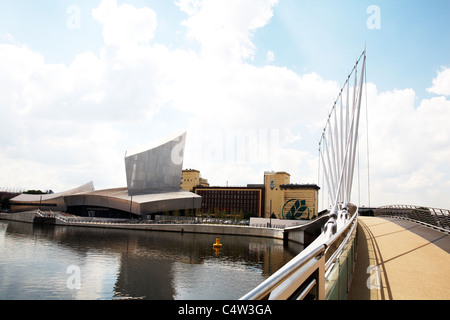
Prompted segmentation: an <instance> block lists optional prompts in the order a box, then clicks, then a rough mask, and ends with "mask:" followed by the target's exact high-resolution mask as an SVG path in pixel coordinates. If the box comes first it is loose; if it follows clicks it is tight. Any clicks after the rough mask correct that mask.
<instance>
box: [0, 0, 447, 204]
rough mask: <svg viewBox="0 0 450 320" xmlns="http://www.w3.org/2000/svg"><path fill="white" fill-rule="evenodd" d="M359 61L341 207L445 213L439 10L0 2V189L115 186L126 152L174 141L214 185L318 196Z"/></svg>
mask: <svg viewBox="0 0 450 320" xmlns="http://www.w3.org/2000/svg"><path fill="white" fill-rule="evenodd" d="M364 49H366V53H367V72H366V74H367V78H366V86H365V89H364V90H365V91H364V99H363V103H362V110H363V111H362V112H363V114H362V117H361V126H360V147H359V152H358V155H359V157H358V159H359V161H358V165H357V168H356V169H355V170H356V171H357V173H356V174H355V178H354V187H355V188H354V191H353V197H352V198H353V199H354V201H353V202H354V203H356V204H358V205H365V206H368V205H371V206H382V205H392V204H411V205H423V206H431V207H438V208H447V209H448V208H450V197H449V196H448V194H449V190H450V126H449V125H448V119H450V2H449V1H447V0H434V1H419V0H417V1H406V0H397V1H388V0H384V1H383V0H370V1H356V0H353V1H350V0H345V1H341V0H340V1H332V0H319V1H300V0H172V1H169V0H147V1H145V0H128V1H125V0H124V1H122V0H97V1H93V0H70V1H67V0H58V1H56V0H42V1H32V0H14V1H11V0H0V124H1V127H0V128H1V130H2V134H1V135H0V188H14V187H15V188H22V189H41V190H47V189H52V190H53V191H55V192H58V191H64V190H68V189H71V188H75V187H77V186H80V185H82V184H85V183H87V182H89V181H94V184H95V187H96V189H104V188H113V187H121V186H126V177H125V164H124V155H125V152H126V151H127V150H130V149H135V148H142V147H145V146H147V145H152V144H153V142H154V141H159V140H161V139H163V138H164V137H166V136H169V135H171V134H173V133H174V132H179V131H187V143H186V150H185V155H184V156H185V160H184V167H185V168H186V169H187V168H194V169H198V170H200V171H201V173H202V176H203V177H204V178H206V179H208V180H209V182H210V184H211V185H221V186H224V185H239V186H242V185H246V184H248V183H251V184H254V183H263V177H264V171H271V170H274V171H286V172H288V173H290V175H291V183H299V184H301V183H316V184H318V185H319V186H322V181H319V180H321V179H320V173H319V160H318V144H319V139H320V136H321V133H322V130H323V127H324V126H325V123H326V119H327V116H328V113H329V112H330V110H331V108H332V106H333V103H334V101H335V99H336V98H337V96H338V94H339V92H340V89H341V87H342V86H343V84H344V82H345V80H346V78H347V75H348V74H349V72H350V71H351V70H352V68H353V66H354V64H355V62H356V60H357V58H358V57H359V56H360V55H361V52H362V51H363V50H364ZM367 155H368V156H367ZM325 198H326V197H325ZM325 198H324V200H322V202H321V203H320V205H323V206H326V205H327V199H325Z"/></svg>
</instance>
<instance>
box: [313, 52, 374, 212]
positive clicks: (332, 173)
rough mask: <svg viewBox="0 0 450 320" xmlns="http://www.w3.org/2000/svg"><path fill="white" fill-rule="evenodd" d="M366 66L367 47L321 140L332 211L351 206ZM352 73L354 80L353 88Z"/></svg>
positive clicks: (320, 154)
mask: <svg viewBox="0 0 450 320" xmlns="http://www.w3.org/2000/svg"><path fill="white" fill-rule="evenodd" d="M360 63H362V67H361V71H358V65H359V64H360ZM365 67H366V51H365V50H364V51H363V53H362V54H361V56H360V57H359V58H358V60H357V61H356V64H355V66H354V67H353V69H352V71H351V72H350V74H349V75H348V77H347V80H346V81H345V84H344V86H343V87H342V89H341V91H340V93H339V96H338V98H337V99H336V101H335V102H334V105H333V108H332V110H331V112H330V114H329V116H328V120H327V123H326V125H325V128H324V130H323V133H322V137H321V140H320V143H319V157H320V158H321V163H322V167H323V174H324V177H325V180H326V182H327V188H328V196H329V197H330V199H331V200H332V203H331V207H332V208H333V210H332V211H335V210H336V212H337V211H338V210H339V206H342V207H348V204H349V203H350V200H351V190H352V185H353V173H354V167H355V159H356V150H357V149H356V147H357V144H358V130H359V119H360V113H361V100H362V92H363V86H364V77H365ZM352 75H353V77H354V84H353V87H352V88H351V87H350V80H351V78H352ZM358 78H359V79H358ZM358 80H359V81H358ZM344 95H345V97H344ZM343 101H345V103H344V102H343ZM344 115H345V119H344Z"/></svg>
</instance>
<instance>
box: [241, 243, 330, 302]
mask: <svg viewBox="0 0 450 320" xmlns="http://www.w3.org/2000/svg"><path fill="white" fill-rule="evenodd" d="M325 250H326V245H325V244H321V245H320V246H318V247H317V248H315V249H314V250H312V251H311V252H309V253H308V254H307V255H305V256H302V257H301V258H299V259H298V260H297V259H295V258H294V259H293V260H291V261H289V262H288V263H287V264H286V265H285V266H284V267H283V268H281V269H280V270H278V271H277V272H275V273H274V274H273V275H272V276H271V277H269V278H268V279H267V280H266V281H264V282H263V283H261V284H260V285H259V286H257V287H256V288H255V289H253V290H252V291H250V292H249V293H247V294H246V295H245V296H243V297H242V298H241V299H240V300H264V298H266V297H267V296H268V295H269V294H270V293H271V292H272V291H273V290H274V289H275V288H277V287H278V286H279V285H281V284H282V283H283V282H284V281H285V280H286V279H288V278H289V277H290V276H292V275H293V274H294V273H295V272H297V271H298V270H299V269H300V268H302V267H303V266H304V265H305V264H306V263H308V262H309V261H311V260H312V259H314V258H316V257H317V256H319V255H320V254H322V253H324V252H325Z"/></svg>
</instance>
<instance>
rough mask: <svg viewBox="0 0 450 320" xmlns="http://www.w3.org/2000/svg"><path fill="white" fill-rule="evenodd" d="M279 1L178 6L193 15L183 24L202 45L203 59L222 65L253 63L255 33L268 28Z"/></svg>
mask: <svg viewBox="0 0 450 320" xmlns="http://www.w3.org/2000/svg"><path fill="white" fill-rule="evenodd" d="M277 3H278V0H203V1H201V2H200V1H197V0H191V1H189V0H182V1H178V2H177V5H178V6H179V7H180V9H181V10H183V11H184V12H186V13H187V14H188V15H189V18H188V19H186V20H185V21H184V22H183V24H184V25H185V26H186V27H187V28H188V33H187V34H188V36H189V37H191V38H192V39H195V40H197V41H199V43H200V45H201V48H202V55H203V57H206V58H209V59H214V60H221V61H236V62H239V61H242V60H245V59H249V58H250V59H251V58H252V57H253V55H254V53H255V50H256V48H255V45H254V44H253V43H252V41H251V36H252V33H253V32H255V31H256V30H257V29H258V28H262V27H263V26H265V25H266V24H267V23H268V22H269V20H270V18H271V17H272V15H273V10H272V7H273V6H274V5H275V4H277Z"/></svg>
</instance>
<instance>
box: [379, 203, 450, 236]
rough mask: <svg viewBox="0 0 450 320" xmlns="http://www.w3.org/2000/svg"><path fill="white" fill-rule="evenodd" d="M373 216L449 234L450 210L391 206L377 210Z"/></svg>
mask: <svg viewBox="0 0 450 320" xmlns="http://www.w3.org/2000/svg"><path fill="white" fill-rule="evenodd" d="M375 215H377V216H391V217H398V218H403V219H407V220H412V221H415V222H418V223H421V224H424V225H426V226H428V227H432V228H434V229H437V230H440V231H442V232H446V233H449V232H450V210H447V209H437V208H430V207H424V206H415V205H391V206H383V207H379V208H377V209H376V210H375Z"/></svg>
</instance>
